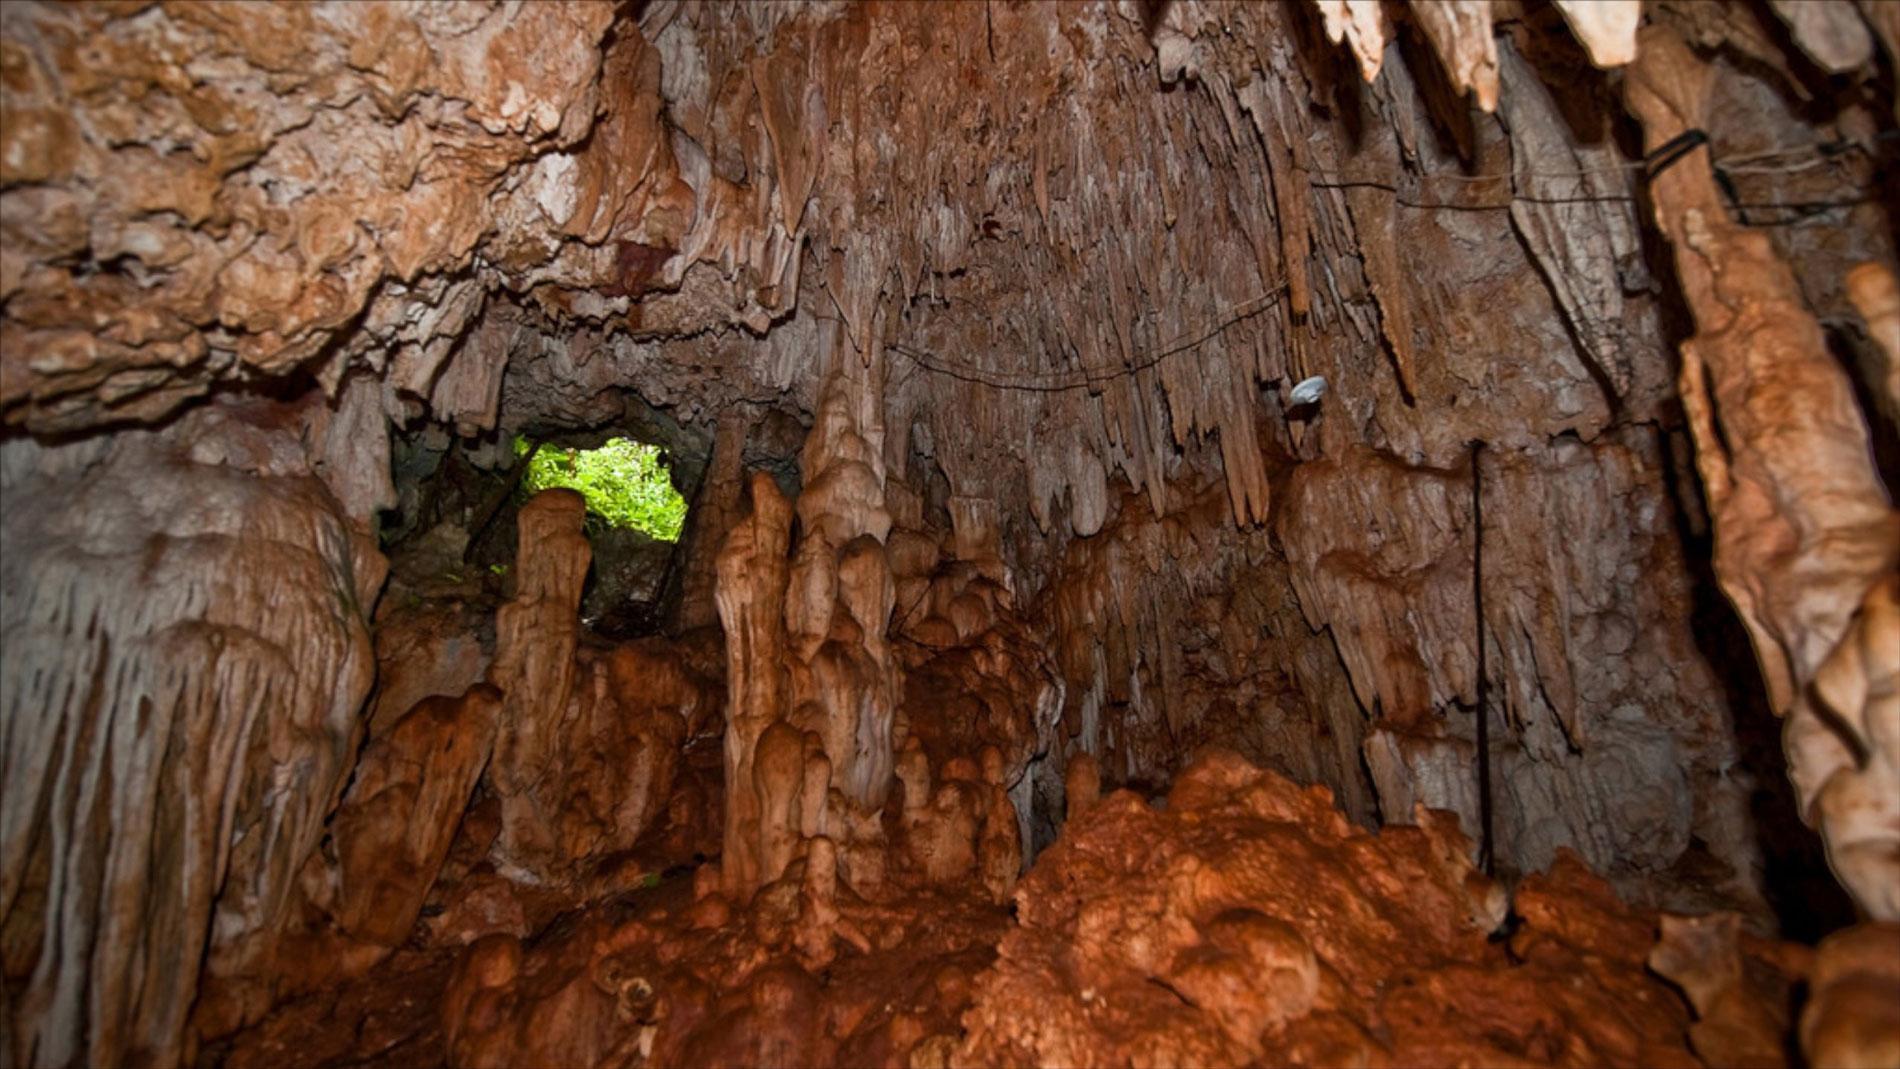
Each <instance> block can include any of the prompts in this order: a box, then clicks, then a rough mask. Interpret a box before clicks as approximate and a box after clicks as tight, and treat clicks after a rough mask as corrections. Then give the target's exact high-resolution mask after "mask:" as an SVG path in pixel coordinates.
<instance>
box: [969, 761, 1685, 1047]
mask: <svg viewBox="0 0 1900 1069" xmlns="http://www.w3.org/2000/svg"><path fill="white" fill-rule="evenodd" d="M1489 892H1490V884H1489V882H1488V881H1486V880H1485V879H1484V878H1483V877H1482V876H1480V875H1479V874H1477V873H1476V872H1474V871H1473V870H1472V869H1471V867H1470V865H1469V863H1468V862H1467V861H1466V860H1465V858H1464V843H1463V841H1462V836H1460V834H1459V833H1458V832H1457V831H1456V830H1455V827H1454V826H1453V825H1452V824H1451V822H1449V821H1436V820H1434V821H1428V822H1426V823H1425V824H1424V825H1423V826H1422V827H1419V828H1393V829H1388V830H1386V831H1385V832H1383V833H1381V834H1378V835H1376V836H1375V835H1372V834H1369V833H1366V832H1364V831H1361V830H1359V829H1356V828H1354V827H1353V826H1352V825H1351V824H1350V823H1349V822H1347V821H1346V819H1345V818H1344V816H1343V814H1341V813H1340V812H1339V811H1338V810H1337V809H1335V808H1333V805H1332V800H1331V799H1330V798H1329V797H1328V796H1327V795H1326V792H1325V791H1324V790H1322V789H1319V788H1308V789H1304V790H1302V789H1300V788H1297V787H1295V786H1294V785H1293V784H1291V783H1289V782H1287V781H1286V780H1284V779H1282V778H1280V777H1279V776H1276V775H1274V774H1272V773H1268V772H1263V771H1261V770H1259V769H1256V768H1253V767H1252V766H1249V765H1247V764H1246V763H1245V762H1243V761H1241V760H1240V759H1239V758H1237V757H1234V756H1233V755H1231V754H1214V755H1210V756H1209V757H1207V758H1205V759H1204V760H1203V761H1201V762H1200V763H1197V764H1196V765H1195V766H1193V767H1192V768H1191V769H1189V770H1188V771H1187V772H1185V773H1184V774H1183V775H1182V777H1181V779H1180V780H1179V781H1178V783H1177V784H1176V786H1175V788H1174V790H1173V792H1172V793H1171V794H1170V795H1169V796H1168V799H1167V805H1166V808H1165V809H1161V808H1156V807H1150V806H1148V805H1145V804H1144V803H1142V802H1141V800H1140V799H1139V798H1137V797H1136V796H1134V795H1133V794H1130V793H1128V792H1118V793H1116V794H1113V795H1111V796H1109V797H1108V798H1106V799H1103V800H1102V801H1101V802H1100V803H1099V804H1097V805H1096V806H1093V807H1091V808H1090V809H1089V810H1088V811H1087V812H1086V814H1084V815H1082V816H1080V817H1078V818H1077V819H1076V820H1075V822H1074V823H1072V824H1071V825H1070V826H1069V827H1068V828H1067V829H1065V831H1064V835H1063V839H1062V841H1061V842H1060V843H1058V844H1057V845H1056V846H1055V847H1054V848H1052V849H1051V850H1049V851H1047V852H1046V853H1045V854H1044V855H1043V857H1042V859H1041V861H1040V862H1039V863H1038V866H1037V868H1036V869H1035V870H1034V871H1033V872H1032V873H1031V874H1030V875H1029V877H1028V878H1027V879H1026V880H1025V881H1024V882H1023V884H1022V887H1021V889H1020V890H1019V891H1018V892H1017V897H1016V903H1017V910H1016V916H1017V921H1018V926H1017V927H1015V928H1013V929H1012V930H1011V931H1010V933H1009V934H1008V935H1006V936H1005V937H1004V938H1003V941H1002V943H1001V944H999V946H998V948H997V950H998V961H997V964H996V965H994V966H992V967H991V968H990V969H989V970H987V971H986V972H985V973H983V974H982V975H981V976H979V977H978V978H977V980H976V996H975V1001H974V1003H973V1005H972V1006H971V1008H970V1010H969V1011H968V1012H967V1013H966V1014H965V1015H964V1018H963V1024H964V1027H965V1029H966V1038H965V1039H964V1041H963V1043H962V1045H961V1046H960V1047H959V1049H958V1050H957V1052H956V1057H955V1061H956V1063H957V1064H966V1063H967V1064H984V1065H1020V1064H1026V1063H1056V1064H1076V1065H1082V1064H1100V1063H1102V1062H1105V1061H1109V1060H1112V1059H1115V1058H1132V1059H1134V1060H1137V1061H1145V1062H1156V1063H1192V1064H1257V1063H1272V1064H1289V1065H1308V1064H1336V1063H1339V1062H1342V1061H1343V1062H1352V1063H1357V1064H1379V1065H1395V1066H1396V1065H1419V1064H1434V1065H1436V1064H1448V1063H1456V1062H1461V1061H1469V1062H1474V1063H1481V1062H1506V1061H1526V1062H1533V1063H1544V1062H1557V1061H1561V1060H1565V1059H1568V1058H1576V1059H1578V1060H1582V1061H1588V1062H1593V1063H1617V1064H1642V1065H1691V1064H1695V1061H1694V1059H1693V1057H1692V1056H1691V1055H1690V1053H1689V1051H1688V1050H1686V1049H1685V1048H1684V1046H1683V1040H1682V1038H1681V1037H1682V1030H1683V1028H1684V1026H1685V1024H1686V1017H1685V1010H1684V1007H1683V1006H1682V1004H1681V1003H1680V1002H1678V1001H1677V1000H1676V999H1675V997H1674V996H1673V995H1671V994H1670V993H1669V991H1668V990H1667V989H1666V988H1664V987H1663V986H1662V985H1661V984H1660V982H1659V981H1657V980H1655V979H1654V978H1652V977H1650V976H1649V975H1647V974H1646V973H1645V972H1644V970H1643V963H1642V953H1643V951H1644V949H1646V948H1647V946H1648V944H1649V941H1650V933H1651V931H1652V930H1653V924H1654V921H1653V920H1652V919H1649V918H1647V917H1645V916H1643V915H1642V914H1640V913H1636V912H1633V911H1631V910H1629V909H1628V907H1625V906H1623V905H1621V904H1620V903H1618V902H1617V901H1616V900H1615V898H1614V897H1613V896H1612V895H1610V894H1609V892H1608V889H1607V887H1606V886H1605V885H1603V884H1602V883H1601V882H1600V881H1596V880H1595V879H1594V878H1593V877H1590V876H1588V874H1587V873H1584V872H1582V870H1581V869H1580V868H1579V867H1578V866H1577V865H1576V862H1575V859H1574V857H1571V856H1569V855H1566V857H1565V858H1564V859H1563V860H1561V861H1560V862H1559V863H1558V865H1557V866H1556V868H1555V870H1554V871H1553V872H1552V874H1551V875H1550V876H1547V877H1545V876H1540V877H1537V878H1535V879H1534V880H1532V881H1530V882H1528V883H1526V884H1525V885H1524V887H1523V889H1522V890H1521V891H1520V895H1519V909H1520V911H1521V912H1522V913H1523V915H1524V919H1525V923H1524V927H1523V928H1522V929H1520V930H1519V931H1518V932H1517V933H1516V935H1515V936H1514V937H1513V938H1512V941H1511V942H1512V948H1513V951H1514V956H1507V955H1506V954H1505V952H1504V949H1503V948H1502V947H1501V946H1499V945H1497V944H1495V943H1490V942H1487V940H1486V935H1487V933H1488V930H1489V926H1490V924H1491V923H1493V922H1495V921H1497V920H1500V919H1502V916H1503V913H1502V910H1501V909H1495V908H1494V907H1493V905H1491V904H1487V902H1486V899H1487V898H1488V897H1489ZM1476 917H1483V918H1485V919H1483V920H1476V919H1474V918H1476ZM1559 918H1561V923H1558V920H1559Z"/></svg>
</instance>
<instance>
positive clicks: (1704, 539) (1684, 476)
mask: <svg viewBox="0 0 1900 1069" xmlns="http://www.w3.org/2000/svg"><path fill="white" fill-rule="evenodd" d="M1657 433H1658V435H1659V437H1660V438H1661V439H1662V440H1661V441H1660V442H1659V445H1658V449H1657V452H1658V454H1659V455H1660V456H1661V457H1662V460H1663V464H1664V466H1665V468H1666V469H1667V470H1666V472H1665V477H1664V479H1663V485H1665V486H1667V487H1668V488H1669V494H1670V499H1671V500H1670V504H1671V511H1672V513H1673V514H1674V517H1675V520H1676V534H1677V538H1678V539H1680V541H1681V543H1682V559H1683V565H1684V567H1685V568H1686V569H1687V571H1688V574H1689V580H1690V584H1691V590H1692V592H1693V597H1694V605H1693V607H1692V609H1691V613H1690V624H1691V630H1692V632H1693V633H1694V635H1695V642H1696V648H1697V650H1698V651H1699V652H1700V653H1701V654H1702V658H1703V660H1705V661H1707V662H1708V664H1709V668H1710V669H1711V670H1712V671H1713V673H1714V675H1715V679H1716V682H1717V684H1718V685H1719V686H1720V687H1721V688H1722V696H1723V697H1724V698H1725V699H1726V700H1727V702H1728V707H1729V713H1730V716H1731V717H1732V718H1733V723H1734V728H1735V741H1736V749H1737V752H1738V757H1739V759H1740V764H1741V767H1742V768H1743V769H1744V770H1745V771H1746V772H1747V774H1748V776H1749V779H1750V781H1751V782H1750V784H1749V787H1750V790H1749V795H1748V808H1749V815H1750V816H1751V817H1752V818H1753V819H1754V821H1755V837H1756V844H1757V846H1758V848H1759V849H1760V851H1761V861H1762V875H1761V879H1762V890H1763V892H1764V894H1765V895H1766V897H1767V899H1768V906H1769V908H1770V909H1772V910H1773V911H1774V914H1775V920H1776V922H1777V923H1778V924H1779V925H1780V927H1781V932H1780V934H1781V935H1782V937H1784V938H1787V939H1793V940H1796V941H1799V942H1804V943H1814V942H1817V941H1819V940H1820V939H1821V938H1822V937H1823V936H1825V935H1827V934H1828V933H1830V932H1833V931H1836V930H1838V929H1841V928H1845V927H1847V926H1848V925H1851V924H1853V923H1854V920H1855V916H1854V904H1853V902H1852V901H1851V900H1850V899H1849V898H1848V897H1847V892H1846V891H1844V890H1842V889H1841V885H1840V882H1839V881H1838V880H1836V879H1835V878H1834V873H1833V872H1832V871H1830V870H1829V869H1828V866H1827V854H1826V852H1825V850H1824V848H1823V847H1822V844H1821V837H1820V835H1819V834H1817V833H1816V832H1815V831H1814V829H1813V828H1810V827H1808V826H1807V824H1806V823H1804V822H1803V821H1802V820H1801V809H1800V805H1799V801H1798V800H1797V799H1796V798H1795V794H1794V785H1793V784H1792V783H1791V782H1790V781H1789V779H1788V761H1787V756H1786V755H1785V754H1784V753H1783V752H1782V748H1781V728H1782V721H1781V718H1780V717H1778V716H1776V715H1775V712H1774V710H1773V709H1772V708H1770V707H1769V704H1768V688H1767V685H1766V684H1765V683H1763V682H1762V678H1761V668H1760V666H1759V665H1758V664H1757V663H1756V661H1755V653H1754V649H1753V648H1752V647H1751V646H1750V644H1749V640H1748V633H1747V631H1746V630H1745V629H1744V628H1743V627H1742V622H1741V620H1740V618H1738V617H1737V616H1736V615H1735V608H1734V606H1733V605H1731V604H1730V603H1729V600H1728V598H1727V597H1726V596H1725V595H1724V594H1723V593H1722V590H1721V588H1720V587H1719V586H1718V585H1717V584H1716V580H1715V567H1714V563H1713V553H1714V549H1715V543H1714V539H1713V537H1712V536H1711V535H1710V534H1709V533H1708V532H1707V530H1706V526H1705V527H1704V529H1702V530H1697V529H1696V526H1697V525H1695V524H1692V523H1690V522H1689V516H1691V515H1702V514H1703V506H1702V503H1701V502H1700V501H1697V502H1693V503H1691V502H1685V501H1684V500H1682V495H1683V493H1684V492H1685V490H1684V488H1685V487H1699V486H1700V483H1698V482H1696V481H1695V476H1694V473H1693V472H1692V471H1689V472H1685V471H1682V470H1680V467H1681V465H1680V462H1679V459H1678V457H1677V455H1676V453H1675V452H1674V451H1673V450H1671V449H1670V446H1669V442H1668V441H1667V437H1668V433H1669V432H1667V431H1662V430H1658V432H1657ZM1691 509H1693V510H1694V512H1693V513H1692V512H1691V511H1689V510H1691Z"/></svg>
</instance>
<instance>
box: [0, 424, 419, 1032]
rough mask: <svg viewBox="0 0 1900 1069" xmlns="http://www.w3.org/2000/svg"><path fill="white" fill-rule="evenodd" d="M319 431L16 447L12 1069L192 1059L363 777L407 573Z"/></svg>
mask: <svg viewBox="0 0 1900 1069" xmlns="http://www.w3.org/2000/svg"><path fill="white" fill-rule="evenodd" d="M294 427H295V419H294V416H293V415H292V414H290V413H286V412H284V411H282V410H280V409H278V408H276V407H275V406H270V405H263V404H235V405H220V406H215V407H211V408H207V409H202V410H200V411H198V412H197V413H195V414H194V415H193V416H192V418H190V419H188V420H185V421H182V422H180V423H178V424H177V425H175V426H174V427H172V428H170V429H168V430H166V431H164V432H161V433H132V434H126V435H121V436H118V437H115V438H109V439H93V440H90V441H86V442H80V443H75V444H72V445H66V446H53V447H42V446H39V445H36V444H35V443H33V442H30V441H14V442H9V443H7V445H6V447H5V458H4V460H5V468H4V478H5V484H4V485H5V492H6V498H7V502H8V507H7V511H6V521H5V527H4V531H5V539H6V544H5V552H4V554H0V557H3V558H4V561H5V565H4V567H5V571H4V573H3V574H4V589H5V592H6V601H5V613H4V617H3V618H0V633H3V635H4V643H5V647H6V651H7V655H6V671H5V673H4V676H3V677H0V678H3V679H4V689H3V692H0V716H3V717H4V720H3V721H0V723H3V728H0V730H3V731H4V742H3V744H0V754H4V771H3V774H0V779H4V780H5V782H6V806H5V817H4V824H0V829H3V830H4V838H3V839H0V844H3V845H4V851H5V864H4V866H0V869H3V870H4V872H5V881H4V885H3V887H0V890H4V901H0V925H3V926H4V927H3V929H0V930H3V931H4V933H5V944H4V946H5V972H6V976H7V983H8V986H9V1000H8V1006H7V1013H8V1016H9V1022H8V1024H9V1028H8V1034H9V1038H10V1040H11V1045H12V1049H11V1050H10V1051H9V1055H8V1057H9V1060H10V1061H14V1062H16V1063H17V1064H23V1065H65V1064H68V1063H74V1062H79V1061H86V1062H96V1063H99V1064H120V1063H132V1062H152V1063H158V1064H167V1063H175V1062H177V1061H179V1060H180V1058H181V1057H182V1056H183V1053H184V1046H183V1044H184V1040H185V1022H186V1019H187V1016H188V1015H189V1014H190V1013H191V1011H192V1006H193V1000H194V996H195V995H196V994H197V993H198V991H199V990H200V975H201V973H202V974H203V976H204V977H205V983H206V984H207V985H209V986H217V985H219V984H227V985H228V984H231V983H238V984H242V983H243V982H244V981H245V980H246V979H247V978H249V977H253V976H256V975H258V974H259V973H261V972H263V971H265V970H267V969H268V968H269V962H270V959H271V956H272V954H273V952H274V945H273V942H274V938H275V935H276V930H277V927H278V925H279V924H280V923H281V922H282V920H283V918H284V915H285V912H286V906H287V902H288V900H289V898H290V896H291V892H292V887H293V883H294V880H295V877H296V874H297V872H298V870H299V869H300V868H301V867H302V865H303V862H304V858H305V857H306V856H308V855H309V853H310V852H311V850H312V849H313V848H314V847H315V846H316V844H317V840H318V838H319V837H320V836H321V835H322V833H323V827H324V818H325V817H326V816H327V815H328V813H329V810H330V807H331V806H333V805H334V804H335V803H336V800H337V796H338V794H339V793H340V792H341V791H342V789H343V786H344V784H345V783H346V782H347V781H348V778H349V775H350V770H351V767H352V764H353V760H354V756H355V745H356V742H357V740H358V739H359V738H360V723H359V721H358V720H357V711H358V710H359V708H360V707H361V706H362V703H363V699H364V697H365V696H366V695H367V694H368V693H369V688H370V682H371V678H372V675H373V673H374V661H373V659H372V656H371V650H370V637H369V629H368V626H367V624H366V622H365V619H364V614H365V611H366V608H367V606H369V605H371V604H372V603H373V600H374V598H375V595H376V592H377V590H378V588H379V587H380V586H381V585H382V579H383V572H384V563H383V558H382V556H381V555H380V554H378V553H377V552H376V549H375V547H374V545H373V544H371V543H370V542H369V541H368V540H366V539H364V538H363V537H362V536H360V535H359V534H358V533H357V532H356V531H355V529H354V528H353V527H352V526H351V524H350V523H349V521H348V520H347V519H345V518H344V516H343V515H342V514H341V510H340V508H339V507H338V505H337V503H336V500H335V499H334V498H333V497H332V496H331V495H330V493H329V491H328V490H326V489H325V488H324V486H323V484H322V483H321V482H320V481H319V480H318V479H316V478H315V477H314V476H313V475H312V474H311V472H310V467H309V463H308V461H307V459H306V456H305V454H304V450H303V447H302V445H301V444H300V443H299V441H298V440H297V438H296V436H295V430H294ZM28 502H31V503H32V505H31V506H28V505H27V503H28ZM16 985H17V986H16Z"/></svg>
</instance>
